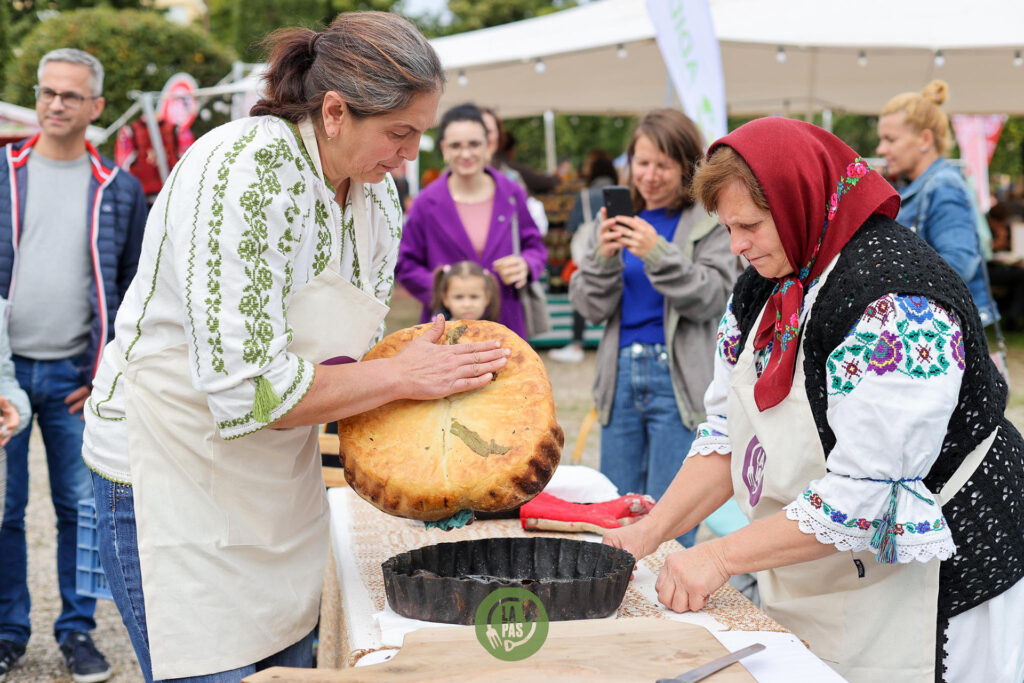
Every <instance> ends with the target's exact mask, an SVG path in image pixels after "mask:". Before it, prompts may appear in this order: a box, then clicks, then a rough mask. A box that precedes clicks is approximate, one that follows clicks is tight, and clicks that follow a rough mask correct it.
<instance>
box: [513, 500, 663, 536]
mask: <svg viewBox="0 0 1024 683" xmlns="http://www.w3.org/2000/svg"><path fill="white" fill-rule="evenodd" d="M653 507H654V499H653V498H651V497H650V496H641V495H639V494H636V493H630V494H628V495H625V496H620V497H618V498H615V499H614V500H608V501H605V502H603V503H570V502H569V501H567V500H562V499H561V498H557V497H555V496H552V495H551V494H550V493H544V492H543V491H542V492H541V493H539V494H538V495H537V497H536V498H534V499H533V500H531V501H530V502H529V503H526V504H525V505H523V506H522V507H520V508H519V520H520V521H521V522H522V524H523V528H524V529H526V530H527V531H589V532H591V533H597V534H603V533H604V530H605V529H617V528H618V527H620V526H626V525H627V524H632V523H633V522H636V521H638V520H639V519H640V518H641V517H643V516H644V515H646V514H647V513H648V512H650V511H651V508H653Z"/></svg>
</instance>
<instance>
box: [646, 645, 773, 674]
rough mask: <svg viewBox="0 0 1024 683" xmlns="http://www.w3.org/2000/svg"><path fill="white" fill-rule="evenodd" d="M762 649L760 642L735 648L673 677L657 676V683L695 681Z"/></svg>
mask: <svg viewBox="0 0 1024 683" xmlns="http://www.w3.org/2000/svg"><path fill="white" fill-rule="evenodd" d="M763 649H764V645H762V644H761V643H754V644H753V645H749V646H747V647H745V648H743V649H742V650H736V652H733V653H730V654H727V655H725V656H724V657H719V658H718V659H712V660H711V661H710V662H708V663H707V664H701V665H700V666H698V667H696V668H694V669H690V670H689V671H686V672H684V673H681V674H679V675H678V676H676V677H675V678H659V679H658V683H695V682H696V681H699V680H700V679H702V678H706V677H707V676H710V675H711V674H713V673H715V672H716V671H719V670H721V669H724V668H725V667H727V666H729V665H730V664H733V663H734V662H738V661H740V660H741V659H743V658H744V657H746V656H748V655H752V654H754V653H755V652H760V651H761V650H763Z"/></svg>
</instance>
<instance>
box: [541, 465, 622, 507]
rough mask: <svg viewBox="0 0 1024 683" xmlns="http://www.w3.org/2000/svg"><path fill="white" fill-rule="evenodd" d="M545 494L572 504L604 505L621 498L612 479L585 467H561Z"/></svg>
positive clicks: (557, 468)
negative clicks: (605, 502)
mask: <svg viewBox="0 0 1024 683" xmlns="http://www.w3.org/2000/svg"><path fill="white" fill-rule="evenodd" d="M544 492H545V493H550V494H551V495H552V496H556V497H558V498H561V499H562V500H567V501H569V502H570V503H603V502H604V501H606V500H613V499H615V498H618V497H619V490H618V489H617V488H615V484H613V483H612V482H611V479H609V478H608V477H606V476H605V475H603V474H602V473H601V472H600V471H598V470H595V469H594V468H593V467H587V466H585V465H559V466H558V467H556V468H555V473H554V474H553V475H551V480H550V481H549V482H548V485H547V486H545V487H544Z"/></svg>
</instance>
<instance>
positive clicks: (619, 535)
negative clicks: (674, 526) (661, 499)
mask: <svg viewBox="0 0 1024 683" xmlns="http://www.w3.org/2000/svg"><path fill="white" fill-rule="evenodd" d="M602 542H604V543H606V544H607V545H610V546H612V547H613V548H622V549H623V550H625V551H626V552H628V553H629V554H630V555H632V556H633V558H634V559H635V560H636V561H637V562H639V561H640V560H642V559H644V558H645V557H647V556H648V555H650V554H651V553H653V552H654V551H655V550H657V549H658V546H659V545H661V541H660V540H659V539H658V538H657V537H656V535H655V533H654V531H653V529H652V527H651V524H650V523H649V520H648V518H647V517H646V516H645V517H643V518H642V519H640V521H638V522H636V523H634V524H629V525H626V526H622V527H619V528H618V529H609V530H608V531H606V532H605V533H604V537H603V538H602ZM634 569H635V568H634Z"/></svg>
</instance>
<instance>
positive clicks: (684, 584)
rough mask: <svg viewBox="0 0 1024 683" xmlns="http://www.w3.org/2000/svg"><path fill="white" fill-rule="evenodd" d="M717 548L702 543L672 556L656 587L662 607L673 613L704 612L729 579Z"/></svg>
mask: <svg viewBox="0 0 1024 683" xmlns="http://www.w3.org/2000/svg"><path fill="white" fill-rule="evenodd" d="M714 546H715V543H714V542H709V543H701V544H700V545H696V546H694V547H692V548H687V549H686V550H683V551H681V552H677V553H672V554H671V555H669V556H668V558H667V559H666V560H665V566H664V568H663V569H662V570H661V573H660V574H658V580H657V582H655V584H654V588H655V590H657V591H658V601H659V602H660V603H661V604H663V605H665V606H666V607H668V608H669V609H670V610H672V611H673V612H696V611H697V610H701V609H704V606H705V605H707V604H708V600H709V599H710V598H711V594H712V593H714V592H715V591H717V590H718V589H719V588H721V587H722V586H723V585H724V584H725V582H726V581H728V580H729V573H728V572H727V571H726V570H725V567H724V563H723V562H722V559H721V557H719V556H718V555H717V553H715V551H714V549H713V548H714Z"/></svg>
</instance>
